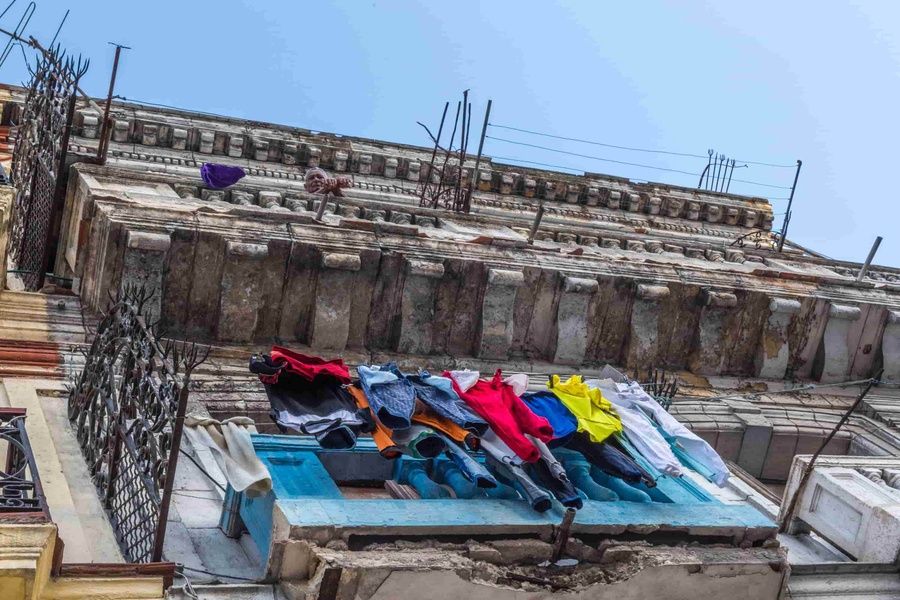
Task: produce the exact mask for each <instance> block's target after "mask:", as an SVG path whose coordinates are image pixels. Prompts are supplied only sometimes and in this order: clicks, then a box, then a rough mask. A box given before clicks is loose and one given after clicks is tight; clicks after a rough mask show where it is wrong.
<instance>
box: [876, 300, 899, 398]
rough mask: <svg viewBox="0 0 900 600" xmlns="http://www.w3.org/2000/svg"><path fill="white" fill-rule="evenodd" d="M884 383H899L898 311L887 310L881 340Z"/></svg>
mask: <svg viewBox="0 0 900 600" xmlns="http://www.w3.org/2000/svg"><path fill="white" fill-rule="evenodd" d="M881 355H882V357H884V361H883V364H884V374H883V375H882V376H881V377H882V379H884V380H885V381H894V382H897V381H900V310H889V311H888V313H887V323H886V324H885V326H884V337H882V339H881Z"/></svg>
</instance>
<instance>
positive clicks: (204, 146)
mask: <svg viewBox="0 0 900 600" xmlns="http://www.w3.org/2000/svg"><path fill="white" fill-rule="evenodd" d="M215 141H216V134H215V133H213V132H212V131H201V132H200V147H199V148H198V150H199V151H200V153H201V154H212V151H213V146H214V145H215Z"/></svg>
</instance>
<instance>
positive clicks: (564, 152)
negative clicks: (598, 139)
mask: <svg viewBox="0 0 900 600" xmlns="http://www.w3.org/2000/svg"><path fill="white" fill-rule="evenodd" d="M484 137H486V138H487V139H489V140H495V141H498V142H506V143H507V144H515V145H516V146H526V147H528V148H537V149H539V150H547V151H548V152H556V153H558V154H566V155H568V156H577V157H579V158H587V159H590V160H599V161H602V162H609V163H614V164H617V165H627V166H630V167H641V168H644V169H653V170H655V171H666V172H669V173H681V174H682V175H690V176H691V177H697V173H694V172H692V171H682V170H680V169H669V168H666V167H656V166H654V165H644V164H641V163H633V162H628V161H624V160H615V159H612V158H603V157H600V156H591V155H590V154H579V153H578V152H569V151H568V150H559V149H557V148H550V147H549V146H540V145H538V144H529V143H527V142H517V141H516V140H508V139H506V138H499V137H495V136H492V135H486V136H484Z"/></svg>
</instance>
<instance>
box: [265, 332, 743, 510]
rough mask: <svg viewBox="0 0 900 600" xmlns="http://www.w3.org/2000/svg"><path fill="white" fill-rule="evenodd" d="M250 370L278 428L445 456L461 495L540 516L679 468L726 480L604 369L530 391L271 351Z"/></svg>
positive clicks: (512, 383)
mask: <svg viewBox="0 0 900 600" xmlns="http://www.w3.org/2000/svg"><path fill="white" fill-rule="evenodd" d="M250 371H251V372H253V373H255V374H257V376H258V377H259V378H260V380H261V381H262V382H263V383H264V385H265V387H266V392H267V395H268V398H269V401H270V404H271V407H272V412H271V415H272V418H273V420H275V422H276V423H277V424H278V425H279V426H280V427H281V428H283V429H284V430H287V429H292V430H295V431H298V432H300V433H302V434H305V435H310V436H314V437H315V438H316V440H317V441H318V443H319V444H320V445H321V446H322V447H324V448H351V447H353V445H355V443H356V439H357V437H358V436H360V435H363V434H369V435H371V436H372V438H373V440H374V441H375V444H376V446H377V447H378V449H379V451H380V452H381V454H382V456H384V457H385V458H388V459H395V458H398V457H400V456H404V455H406V456H410V457H412V458H420V459H436V460H438V462H440V461H444V460H445V459H446V462H444V463H442V464H441V468H440V469H437V470H436V472H440V473H443V476H444V477H445V478H446V479H448V480H452V479H454V477H455V481H456V482H457V484H456V485H454V486H453V488H454V490H457V488H459V489H458V490H457V491H458V492H459V493H461V494H463V495H464V496H465V497H474V496H476V495H487V496H489V497H521V498H524V499H525V500H527V501H528V502H529V503H530V505H531V506H532V508H533V509H534V510H537V511H545V510H548V509H549V508H550V507H551V505H552V502H553V500H554V499H555V500H556V501H558V502H559V503H561V504H562V505H563V506H566V507H573V508H580V507H581V505H582V499H583V498H585V497H586V498H591V499H598V500H603V499H605V500H609V499H611V498H612V497H615V498H621V499H625V500H631V501H641V502H649V501H651V496H650V493H649V490H650V489H651V488H653V487H654V486H655V485H656V480H657V479H659V478H660V477H666V476H668V477H680V476H681V475H682V474H683V473H684V471H685V469H687V468H695V470H697V471H698V472H700V473H701V474H702V475H703V476H705V477H707V478H708V479H709V480H710V481H713V482H714V483H716V484H718V485H724V483H725V481H726V480H727V478H728V475H729V473H728V469H727V468H726V467H725V464H724V462H723V461H722V459H721V458H720V457H719V456H718V454H716V452H715V451H714V450H713V449H712V447H710V446H709V444H708V443H706V442H705V441H704V440H702V439H701V438H699V437H698V436H696V435H695V434H694V433H693V432H691V431H690V430H688V429H687V428H685V427H684V426H683V425H682V424H681V423H679V422H678V421H677V420H676V419H675V418H674V417H672V416H671V415H669V414H668V413H667V412H666V410H665V409H663V407H662V406H661V405H660V404H659V403H658V402H657V401H656V400H654V399H653V398H652V397H651V396H650V395H649V394H647V392H646V391H644V389H643V388H642V387H641V386H640V385H639V384H637V383H635V382H633V381H630V380H628V379H627V378H626V377H625V376H624V375H622V374H621V373H619V372H618V371H616V370H615V369H612V368H611V367H605V368H604V369H603V370H602V371H601V372H600V377H599V378H597V379H592V380H585V379H584V378H583V377H582V376H581V375H571V376H569V377H568V378H567V379H565V380H563V379H562V378H561V377H560V376H559V375H553V376H552V377H551V378H550V380H549V381H548V382H547V385H546V389H545V390H541V391H528V390H529V378H528V375H526V374H523V373H517V374H514V375H509V376H506V377H504V376H503V374H502V373H501V371H500V370H497V372H496V373H494V375H493V376H492V377H482V376H481V373H479V372H477V371H470V370H447V371H443V372H442V373H441V374H440V375H436V374H431V373H429V372H428V371H424V370H420V371H418V372H417V373H412V374H408V373H403V372H402V371H400V369H399V368H398V367H397V365H396V364H394V363H387V364H384V365H360V366H359V367H358V368H357V375H358V379H357V380H354V379H353V378H351V376H350V370H349V368H348V367H347V366H346V365H345V364H344V363H343V361H342V360H340V359H332V360H324V359H322V358H319V357H314V356H307V355H303V354H300V353H298V352H294V351H292V350H289V349H287V348H283V347H279V346H275V347H273V348H272V350H271V351H270V352H269V354H266V355H254V356H253V357H252V358H251V360H250ZM475 451H481V453H482V454H479V455H477V456H480V457H482V458H481V459H479V458H476V457H475V456H473V455H472V454H470V453H471V452H475ZM679 457H680V458H679ZM426 479H427V475H426ZM420 481H421V480H420ZM460 481H466V482H468V483H467V484H460V483H459V482H460ZM431 483H432V484H433V482H431ZM460 486H462V487H460ZM417 489H418V488H417ZM440 490H441V488H440V486H437V485H431V486H428V487H427V489H425V488H423V491H421V492H420V493H434V494H438V495H440V493H441V492H440ZM436 497H437V496H436Z"/></svg>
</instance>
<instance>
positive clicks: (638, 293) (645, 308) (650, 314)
mask: <svg viewBox="0 0 900 600" xmlns="http://www.w3.org/2000/svg"><path fill="white" fill-rule="evenodd" d="M669 294H670V291H669V286H668V285H665V284H651V283H639V284H638V285H637V288H636V289H635V293H634V303H633V304H632V305H631V321H630V323H629V330H628V348H627V349H626V351H625V364H626V366H628V368H630V369H634V368H637V369H647V368H649V367H651V366H652V365H653V364H654V363H655V362H656V360H657V356H658V352H659V313H660V303H661V302H663V301H664V300H665V299H666V298H668V297H669Z"/></svg>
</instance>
